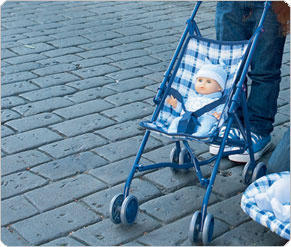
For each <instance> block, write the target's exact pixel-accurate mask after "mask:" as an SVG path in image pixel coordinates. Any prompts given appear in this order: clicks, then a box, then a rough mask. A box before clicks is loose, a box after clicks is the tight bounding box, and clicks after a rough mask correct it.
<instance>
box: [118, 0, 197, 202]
mask: <svg viewBox="0 0 291 247" xmlns="http://www.w3.org/2000/svg"><path fill="white" fill-rule="evenodd" d="M200 4H201V1H199V2H197V4H196V5H195V7H194V10H193V12H192V15H191V17H190V20H191V21H193V20H194V18H195V16H196V13H197V11H198V9H199V6H200ZM195 26H196V27H195V30H196V31H197V30H198V27H197V25H196V23H195ZM198 32H199V30H198ZM188 33H189V27H188V26H186V28H185V30H184V32H183V35H182V37H181V39H180V42H179V44H178V46H177V48H176V51H175V53H174V55H173V58H172V60H171V62H170V65H169V67H168V69H167V71H166V73H165V75H164V79H163V81H162V83H161V85H160V88H159V90H158V93H157V95H156V97H155V100H154V101H158V100H159V98H160V97H161V95H162V94H163V89H164V88H165V86H166V83H167V81H168V80H169V77H170V74H171V71H172V69H173V66H174V64H175V61H176V59H177V57H178V55H179V54H180V52H181V49H182V46H183V44H184V42H185V39H186V36H187V34H188ZM184 49H185V48H184ZM180 59H181V58H180ZM160 105H161V104H160ZM160 109H161V107H157V108H156V110H155V112H154V113H153V116H152V121H154V120H155V119H156V118H157V116H158V114H159V112H160ZM149 135H150V131H149V130H146V132H145V135H144V137H143V140H142V143H141V145H140V148H139V151H138V153H137V155H136V159H135V161H134V163H133V166H132V169H131V171H130V174H129V176H128V178H127V180H126V183H125V186H124V192H123V195H124V198H125V197H127V196H128V194H129V188H130V185H131V181H132V179H133V176H134V174H135V172H136V171H137V169H138V163H139V161H140V158H141V155H142V153H143V151H144V148H145V145H146V143H147V141H148V138H149Z"/></svg>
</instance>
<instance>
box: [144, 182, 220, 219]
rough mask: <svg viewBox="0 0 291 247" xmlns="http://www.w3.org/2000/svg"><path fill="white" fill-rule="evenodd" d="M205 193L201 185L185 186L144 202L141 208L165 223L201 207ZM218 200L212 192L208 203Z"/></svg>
mask: <svg viewBox="0 0 291 247" xmlns="http://www.w3.org/2000/svg"><path fill="white" fill-rule="evenodd" d="M204 194H205V190H204V189H201V188H200V187H197V186H190V187H184V188H182V189H180V190H177V191H175V192H173V193H170V194H167V195H165V196H162V197H159V198H156V199H153V200H151V201H148V202H146V203H144V204H143V205H141V210H144V211H145V212H146V213H147V214H149V215H152V216H153V217H155V218H156V219H159V220H160V221H162V222H164V223H169V222H172V221H174V220H177V219H179V218H181V217H184V216H186V215H187V214H190V213H194V212H195V211H196V210H199V209H201V205H202V201H203V197H204ZM216 201H217V197H216V196H215V195H214V194H213V193H212V194H211V196H210V199H209V203H208V205H211V204H213V203H214V202H216Z"/></svg>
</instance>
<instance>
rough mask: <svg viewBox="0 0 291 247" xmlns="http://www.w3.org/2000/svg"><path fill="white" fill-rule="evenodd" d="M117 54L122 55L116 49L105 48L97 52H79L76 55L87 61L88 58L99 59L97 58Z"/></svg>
mask: <svg viewBox="0 0 291 247" xmlns="http://www.w3.org/2000/svg"><path fill="white" fill-rule="evenodd" d="M115 53H120V51H119V50H117V49H115V48H112V47H110V48H107V47H105V48H103V49H96V50H90V51H85V52H79V53H76V55H78V56H80V57H83V58H85V59H88V58H92V57H94V58H97V57H107V56H109V55H112V54H115Z"/></svg>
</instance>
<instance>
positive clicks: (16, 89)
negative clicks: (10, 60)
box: [1, 81, 39, 97]
mask: <svg viewBox="0 0 291 247" xmlns="http://www.w3.org/2000/svg"><path fill="white" fill-rule="evenodd" d="M38 88H39V87H37V86H36V85H34V84H32V83H31V82H30V81H23V82H15V83H9V84H5V85H1V96H2V97H8V96H13V95H18V94H19V93H24V92H29V91H32V90H36V89H38Z"/></svg>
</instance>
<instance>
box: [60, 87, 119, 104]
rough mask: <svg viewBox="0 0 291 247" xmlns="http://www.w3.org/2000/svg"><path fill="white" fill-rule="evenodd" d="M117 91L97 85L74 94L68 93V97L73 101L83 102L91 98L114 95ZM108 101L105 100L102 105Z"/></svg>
mask: <svg viewBox="0 0 291 247" xmlns="http://www.w3.org/2000/svg"><path fill="white" fill-rule="evenodd" d="M114 93H115V92H114V91H112V90H110V89H108V88H104V87H95V88H89V89H87V90H82V91H79V92H77V93H75V94H73V95H67V96H66V98H68V99H70V100H71V101H74V102H76V103H81V102H85V101H89V100H94V99H99V98H104V97H106V96H109V95H112V94H114ZM103 104H105V105H106V102H103V103H102V105H103Z"/></svg>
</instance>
